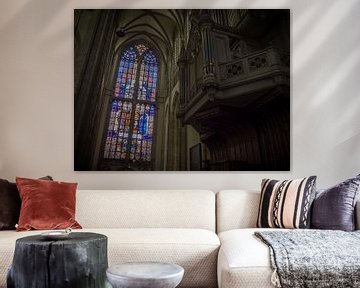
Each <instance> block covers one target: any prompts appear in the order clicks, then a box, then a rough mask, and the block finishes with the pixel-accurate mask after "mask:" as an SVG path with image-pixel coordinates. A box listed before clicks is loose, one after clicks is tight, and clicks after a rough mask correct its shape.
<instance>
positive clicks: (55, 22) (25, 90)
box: [0, 0, 360, 190]
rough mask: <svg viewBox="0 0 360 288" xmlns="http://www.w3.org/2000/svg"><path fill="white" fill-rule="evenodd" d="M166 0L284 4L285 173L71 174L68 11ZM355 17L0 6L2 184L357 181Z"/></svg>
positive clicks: (62, 1) (79, 4) (336, 7)
mask: <svg viewBox="0 0 360 288" xmlns="http://www.w3.org/2000/svg"><path fill="white" fill-rule="evenodd" d="M171 2H172V3H173V5H172V8H201V7H209V6H210V7H212V8H215V7H216V8H291V17H292V21H291V22H292V23H291V26H292V27H291V31H292V36H291V44H292V73H291V74H292V78H291V82H292V83H291V90H292V105H291V106H292V108H291V109H292V111H291V112H292V125H291V128H292V129H291V134H292V136H291V139H292V157H291V160H292V161H291V162H292V165H291V172H285V173H280V172H277V173H263V172H257V173H251V172H222V173H220V172H216V173H215V172H206V173H191V172H181V173H180V172H178V173H173V172H152V173H130V172H111V173H109V172H91V173H90V172H89V173H88V172H74V171H73V142H74V136H73V134H74V133H73V132H74V131H73V130H74V125H73V120H74V117H73V110H74V106H73V105H74V104H73V86H74V81H73V65H74V64H73V62H74V60H73V57H74V55H73V9H74V8H124V7H125V5H126V8H153V7H154V6H156V8H169V6H170V5H171V4H170V3H171ZM195 3H196V4H195ZM165 5H166V6H165ZM194 5H196V7H195V6H194ZM154 8H155V7H154ZM359 15H360V1H358V0H346V1H344V0H337V1H330V0H323V1H321V0H318V1H314V0H302V1H286V0H283V1H282V0H273V1H271V2H270V1H268V0H243V1H241V0H231V1H227V2H224V1H223V0H218V1H212V2H210V1H208V2H205V1H191V0H183V1H178V0H177V1H175V0H172V1H166V2H164V1H162V0H151V1H119V0H116V1H115V0H113V1H110V0H102V1H100V0H98V1H95V0H78V1H74V0H72V1H70V0H58V1H49V0H32V1H24V0H17V1H2V2H1V4H0V137H1V138H0V178H7V179H9V180H14V178H15V176H26V177H38V176H43V175H45V174H49V175H53V176H54V177H55V178H56V179H61V180H66V181H77V182H79V186H80V188H83V189H85V188H86V189H92V188H93V189H98V188H104V189H110V188H119V189H121V188H130V189H131V188H208V189H212V190H219V189H225V188H251V189H257V188H258V187H259V186H260V180H261V179H262V178H263V177H268V176H269V177H274V178H279V179H280V178H293V177H302V176H306V175H310V174H315V175H318V186H319V187H326V186H328V185H331V184H333V183H335V182H336V181H338V180H341V179H343V178H346V177H351V176H354V175H356V174H357V173H360V17H359Z"/></svg>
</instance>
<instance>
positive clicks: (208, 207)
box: [76, 190, 215, 231]
mask: <svg viewBox="0 0 360 288" xmlns="http://www.w3.org/2000/svg"><path fill="white" fill-rule="evenodd" d="M76 197H77V202H76V219H77V220H78V221H79V223H81V225H82V226H83V227H84V228H199V229H208V230H211V231H215V194H214V192H212V191H209V190H78V191H77V194H76ZM94 211H96V213H94ZM115 212H116V213H115Z"/></svg>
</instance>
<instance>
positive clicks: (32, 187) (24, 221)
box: [16, 177, 81, 231]
mask: <svg viewBox="0 0 360 288" xmlns="http://www.w3.org/2000/svg"><path fill="white" fill-rule="evenodd" d="M16 185H17V187H18V189H19V194H20V198H21V201H22V203H21V209H20V217H19V222H18V226H17V228H16V230H17V231H24V230H31V229H34V230H42V229H66V228H81V226H80V224H79V223H78V222H76V220H75V193H76V187H77V183H65V182H56V181H48V180H35V179H27V178H19V177H17V178H16Z"/></svg>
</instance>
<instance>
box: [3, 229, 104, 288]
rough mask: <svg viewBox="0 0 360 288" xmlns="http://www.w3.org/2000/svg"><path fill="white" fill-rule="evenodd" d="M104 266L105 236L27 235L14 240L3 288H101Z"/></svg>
mask: <svg viewBox="0 0 360 288" xmlns="http://www.w3.org/2000/svg"><path fill="white" fill-rule="evenodd" d="M107 267H108V259H107V237H106V236H105V235H101V234H97V233H87V232H80V233H76V232H73V233H70V234H69V236H68V237H67V238H66V239H62V240H47V239H44V237H43V236H41V235H36V236H29V237H24V238H19V239H18V240H16V244H15V253H14V259H13V263H12V265H11V268H10V270H9V273H8V276H7V287H8V288H24V287H26V288H100V287H105V286H106V269H107Z"/></svg>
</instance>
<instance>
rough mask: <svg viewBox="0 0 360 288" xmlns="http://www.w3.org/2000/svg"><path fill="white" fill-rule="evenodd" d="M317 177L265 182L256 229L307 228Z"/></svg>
mask: <svg viewBox="0 0 360 288" xmlns="http://www.w3.org/2000/svg"><path fill="white" fill-rule="evenodd" d="M315 183H316V176H310V177H306V178H302V179H295V180H284V181H278V180H271V179H263V181H262V183H261V198H260V205H259V214H258V219H257V227H263V228H290V229H292V228H308V227H309V225H310V215H309V213H310V206H311V203H312V201H313V200H314V196H315V190H316V188H315Z"/></svg>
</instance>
